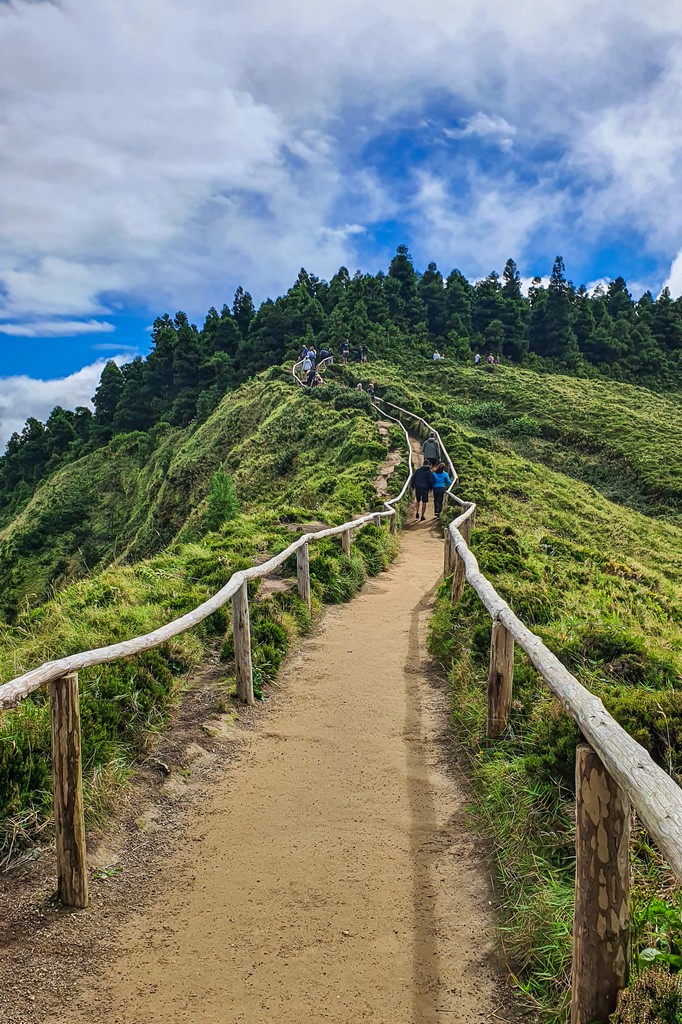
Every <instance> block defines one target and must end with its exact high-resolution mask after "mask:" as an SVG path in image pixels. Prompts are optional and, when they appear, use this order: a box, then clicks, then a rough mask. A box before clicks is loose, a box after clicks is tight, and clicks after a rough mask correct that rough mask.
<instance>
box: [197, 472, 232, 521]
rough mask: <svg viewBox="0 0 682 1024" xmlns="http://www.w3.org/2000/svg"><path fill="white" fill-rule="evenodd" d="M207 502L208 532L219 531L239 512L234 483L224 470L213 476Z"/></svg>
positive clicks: (206, 518)
mask: <svg viewBox="0 0 682 1024" xmlns="http://www.w3.org/2000/svg"><path fill="white" fill-rule="evenodd" d="M207 501H208V508H207V510H206V516H205V519H204V522H205V525H206V529H207V530H219V529H220V527H221V526H224V524H225V523H227V522H229V521H230V519H234V517H235V516H236V515H237V513H238V512H239V501H238V499H237V494H236V492H235V489H234V482H233V480H232V477H231V476H230V474H229V473H226V472H225V470H224V469H218V470H217V471H216V472H215V473H214V474H213V479H212V480H211V489H210V491H209V492H208V499H207Z"/></svg>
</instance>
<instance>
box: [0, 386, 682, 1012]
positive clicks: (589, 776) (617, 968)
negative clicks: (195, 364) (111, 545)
mask: <svg viewBox="0 0 682 1024" xmlns="http://www.w3.org/2000/svg"><path fill="white" fill-rule="evenodd" d="M294 377H295V379H297V380H298V377H297V376H296V369H294ZM299 383H301V382H300V380H299ZM377 404H378V405H380V406H382V407H383V408H384V409H385V408H390V409H392V410H393V411H394V412H395V413H396V414H397V415H396V416H392V415H390V414H388V413H384V415H386V417H387V418H389V419H393V420H395V422H397V423H400V426H401V427H402V429H403V431H404V433H405V437H406V440H407V447H408V453H409V473H408V478H407V480H406V481H405V484H404V485H403V487H402V490H401V491H400V493H399V494H398V495H397V496H396V497H395V498H392V499H390V501H387V502H385V503H384V505H385V507H384V509H383V510H382V511H379V512H374V513H370V514H369V515H363V516H361V517H360V518H358V519H354V520H351V521H350V522H347V523H343V524H342V525H341V526H335V527H331V528H329V529H325V530H320V531H318V532H317V533H312V534H304V535H303V536H302V537H299V538H298V540H296V541H295V542H294V543H293V544H291V545H289V547H287V548H286V549H285V550H284V551H281V552H279V554H277V555H274V556H273V557H272V558H271V559H269V560H268V561H267V562H265V563H263V564H262V565H259V566H253V567H251V568H249V569H246V570H244V571H242V572H236V573H234V575H233V576H232V577H231V578H230V580H229V581H228V582H227V583H226V585H225V586H224V587H223V588H222V589H221V590H220V591H218V593H217V594H215V595H214V596H213V597H212V598H210V599H209V600H207V601H205V602H204V603H203V604H201V605H199V607H198V608H195V609H194V610H193V611H191V612H189V613H188V614H186V615H183V616H182V617H181V618H178V619H175V620H174V621H173V622H170V623H168V624H167V625H165V626H162V627H160V628H159V629H156V630H154V631H153V632H152V633H148V634H146V635H145V636H140V637H136V638H135V639H133V640H126V641H123V642H122V643H118V644H112V645H111V646H109V647H102V648H99V649H97V650H93V651H86V652H84V653H82V654H74V655H71V656H70V657H67V658H60V659H58V660H56V661H51V662H46V663H45V664H44V665H41V666H40V667H39V668H36V669H33V670H32V671H30V672H26V673H25V674H24V675H22V676H19V677H18V678H17V679H14V680H12V681H11V682H8V683H5V684H4V685H0V709H2V708H9V707H12V706H14V705H16V704H17V703H19V701H21V700H23V698H24V697H26V696H28V695H29V694H30V693H33V692H34V691H35V690H37V689H39V688H40V687H42V686H49V689H50V704H51V721H52V756H53V792H54V820H55V832H56V848H57V872H58V889H59V896H60V898H61V900H62V901H63V902H64V903H65V904H67V905H69V906H74V907H84V906H86V905H87V902H88V884H87V864H86V857H85V828H84V819H83V795H82V770H81V756H80V717H79V709H78V672H79V671H80V670H81V669H85V668H90V667H93V666H96V665H103V664H106V663H108V662H112V661H116V660H117V659H119V658H126V657H131V656H133V655H136V654H140V653H142V652H143V651H147V650H149V649H150V648H152V647H157V646H158V645H160V644H163V643H165V642H166V641H167V640H170V639H171V638H172V637H174V636H178V635H179V634H180V633H183V632H185V631H187V630H189V629H191V628H192V627H193V626H195V625H197V624H198V623H199V622H202V621H203V620H204V619H206V618H207V617H208V616H209V615H212V614H213V613H214V612H215V611H217V610H218V609H219V608H221V607H222V606H223V605H225V604H226V603H227V602H228V601H231V602H232V620H233V627H234V640H235V642H234V648H235V669H236V676H237V694H238V697H239V699H240V700H241V701H243V702H245V703H247V704H253V702H254V696H253V676H252V663H251V638H250V627H249V601H248V589H247V587H248V582H249V580H252V579H257V578H260V577H263V576H267V575H268V574H270V573H272V572H274V571H275V570H276V569H277V568H279V566H281V565H282V564H283V563H284V562H285V561H286V560H287V559H288V558H290V557H291V556H292V555H294V554H295V555H296V560H297V586H298V593H299V595H300V597H301V598H302V600H304V601H306V602H307V603H308V605H310V563H309V546H310V544H312V543H314V542H315V541H318V540H321V539H323V538H325V537H336V536H339V537H340V538H341V544H342V549H343V551H344V552H345V553H346V554H348V553H349V552H350V545H351V532H352V531H354V530H358V529H361V528H362V527H363V526H366V525H367V524H368V523H374V524H376V525H379V524H380V523H381V520H382V518H384V517H387V518H389V521H390V529H391V531H392V532H394V531H395V529H396V506H397V504H398V503H399V502H400V501H401V499H402V498H403V497H404V496H405V493H406V491H407V488H408V486H409V480H410V476H411V473H412V459H411V449H410V441H409V436H408V433H407V431H406V430H405V427H404V425H403V424H402V422H401V421H400V417H408V418H410V419H411V420H412V421H414V422H415V423H417V424H419V427H420V429H421V430H422V431H431V430H433V429H434V428H433V427H431V425H430V424H429V423H428V422H427V421H426V420H425V419H423V418H422V417H420V416H417V415H416V414H414V413H412V412H410V411H409V410H407V409H403V408H401V407H400V406H397V405H394V404H393V403H391V402H386V401H382V400H381V399H378V402H377ZM434 432H435V433H436V437H437V438H438V440H439V442H440V444H441V448H442V451H443V456H444V461H446V462H447V464H448V465H449V467H450V470H451V472H452V476H453V487H454V481H456V480H457V473H456V471H455V468H454V465H453V464H452V460H451V459H450V456H449V454H448V453H447V450H446V448H445V445H444V444H443V442H442V439H441V437H440V435H439V434H438V432H437V431H434ZM448 496H449V497H450V498H451V500H453V501H454V502H455V503H456V504H457V505H459V506H460V507H461V508H462V509H463V511H462V512H461V513H460V515H459V516H458V517H457V518H456V519H454V521H453V522H451V523H450V525H449V526H448V527H447V529H446V532H445V545H444V573H445V576H446V577H450V576H452V589H451V595H452V600H453V602H455V601H458V600H459V599H460V598H461V596H462V593H463V591H464V588H465V586H466V584H467V583H468V584H469V585H470V586H471V587H473V589H474V590H475V592H476V594H477V595H478V597H479V598H480V600H481V602H482V603H483V605H484V607H485V608H486V609H487V611H488V613H489V614H490V617H491V620H492V632H491V642H490V671H489V675H488V722H487V733H488V736H489V737H490V738H491V739H495V738H497V737H499V736H501V735H502V734H503V733H504V731H505V729H506V726H507V721H508V717H509V711H510V707H511V700H512V686H513V672H514V645H515V644H518V646H519V647H520V648H521V649H522V650H523V651H524V652H525V653H526V654H527V656H528V657H529V659H530V661H531V663H532V664H533V665H534V666H535V668H536V669H537V670H538V672H539V673H540V675H541V676H542V678H543V679H544V680H545V682H546V683H547V685H548V687H549V689H550V690H551V691H552V693H553V694H555V696H556V697H557V698H558V700H559V701H560V702H561V704H562V706H563V707H564V708H565V710H566V711H567V713H568V714H569V715H571V717H572V718H573V719H574V720H575V721H576V722H577V724H578V726H579V727H580V730H581V732H582V735H583V737H584V739H585V740H586V741H587V742H586V743H581V744H580V745H579V746H578V748H577V751H576V886H575V912H574V928H573V985H572V1003H571V1022H572V1024H592V1022H593V1021H600V1020H606V1019H607V1018H608V1016H609V1014H610V1013H612V1012H613V1010H614V1008H615V1002H616V997H617V994H618V992H619V991H620V989H622V988H623V987H624V986H625V985H626V984H627V980H628V971H629V963H630V900H629V851H628V843H629V835H630V810H631V808H634V810H635V811H636V812H637V814H638V816H639V818H640V819H641V821H642V822H643V824H644V825H645V827H646V828H647V830H648V831H649V833H650V835H651V836H652V837H653V838H654V840H655V841H656V843H657V845H658V847H659V849H660V850H661V852H662V854H663V855H664V857H665V858H666V860H667V861H668V863H669V864H670V866H671V868H672V870H673V871H674V873H675V875H676V877H677V879H678V880H679V881H680V882H682V790H681V789H680V788H679V786H678V785H677V783H676V782H675V781H674V780H673V779H672V778H670V776H669V775H667V774H666V772H665V771H663V769H662V768H659V767H658V765H656V764H655V763H654V761H653V760H652V759H651V757H650V756H649V754H648V753H647V751H646V750H645V749H644V747H642V746H640V744H639V743H637V742H636V741H635V740H634V739H633V738H632V737H631V736H630V735H629V734H628V733H627V732H626V731H625V730H624V729H623V728H622V727H621V726H620V725H619V724H618V723H617V722H616V721H615V719H613V718H612V717H611V716H610V715H609V714H608V712H607V711H606V709H605V708H604V705H603V704H602V702H601V700H600V699H599V698H598V697H595V696H594V694H592V693H590V691H589V690H587V689H586V688H585V687H584V686H582V685H581V683H579V682H578V680H577V679H576V678H575V677H574V676H573V675H571V673H570V672H569V671H568V669H566V667H565V666H564V665H562V663H561V662H560V661H559V659H558V658H557V657H556V656H555V655H554V654H552V652H551V651H550V650H549V649H548V648H547V647H546V646H545V645H544V643H543V642H542V640H540V638H539V637H537V636H535V635H534V634H533V633H531V631H530V630H529V629H527V628H526V626H524V624H523V623H522V622H521V620H520V619H519V618H517V616H516V615H515V614H514V612H513V611H512V610H511V608H510V607H509V606H508V605H507V604H506V602H505V601H503V600H502V598H501V597H500V596H499V594H498V593H497V592H496V591H495V589H494V587H493V586H492V584H491V583H490V582H489V581H488V580H487V579H486V578H485V576H483V574H482V573H481V572H480V570H479V567H478V563H477V561H476V558H475V557H474V555H473V553H472V551H471V550H470V548H469V540H470V537H471V530H472V527H473V525H474V522H475V517H476V505H475V504H474V503H472V502H464V501H462V500H461V499H460V498H458V497H457V496H456V495H455V494H453V493H452V487H451V488H450V489H449V491H448Z"/></svg>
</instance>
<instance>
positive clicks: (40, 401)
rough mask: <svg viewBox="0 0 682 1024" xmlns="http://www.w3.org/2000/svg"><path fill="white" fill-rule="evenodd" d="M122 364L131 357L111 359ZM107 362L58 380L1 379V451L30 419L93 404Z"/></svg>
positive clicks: (98, 363)
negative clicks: (53, 411) (60, 408)
mask: <svg viewBox="0 0 682 1024" xmlns="http://www.w3.org/2000/svg"><path fill="white" fill-rule="evenodd" d="M111 358H112V359H113V360H114V362H116V363H118V364H119V365H120V364H122V363H125V362H127V361H128V359H129V358H130V357H129V356H124V355H115V356H112V357H111ZM107 362H108V360H106V359H98V360H97V362H95V363H92V364H91V365H90V366H84V367H83V369H81V370H78V372H77V373H72V374H70V376H68V377H63V378H61V379H59V380H38V379H36V378H34V377H27V376H20V377H0V451H2V450H3V449H4V446H5V444H6V443H7V441H8V440H9V438H10V436H11V434H12V433H13V432H14V431H21V429H22V427H23V425H24V423H25V421H26V420H27V419H28V417H29V416H35V417H36V418H37V419H39V420H45V419H47V417H48V416H49V414H50V412H51V411H52V409H53V408H54V407H55V405H61V406H63V407H64V408H65V409H75V407H76V406H77V405H86V406H87V405H90V399H91V398H92V396H93V394H94V393H95V388H96V387H97V383H98V381H99V378H100V375H101V373H102V370H103V369H104V367H105V365H106V363H107Z"/></svg>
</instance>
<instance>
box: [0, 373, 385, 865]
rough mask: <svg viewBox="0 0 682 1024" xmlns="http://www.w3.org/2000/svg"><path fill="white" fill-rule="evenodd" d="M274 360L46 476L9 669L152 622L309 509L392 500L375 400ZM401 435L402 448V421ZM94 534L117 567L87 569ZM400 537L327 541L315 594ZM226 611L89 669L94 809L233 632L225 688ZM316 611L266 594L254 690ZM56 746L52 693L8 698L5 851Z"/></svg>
mask: <svg viewBox="0 0 682 1024" xmlns="http://www.w3.org/2000/svg"><path fill="white" fill-rule="evenodd" d="M279 376H280V375H279V374H278V373H277V372H275V371H270V372H269V373H268V374H266V375H265V376H264V377H260V378H257V379H255V380H254V381H253V382H251V383H249V384H247V385H244V386H243V387H242V388H240V389H239V390H237V391H236V392H234V393H233V394H231V395H230V396H228V397H227V398H225V399H224V400H223V402H222V403H221V404H220V405H219V407H218V408H217V409H216V410H215V411H214V413H213V414H212V415H211V416H210V417H209V418H208V420H207V421H206V422H205V423H203V424H202V425H200V426H199V427H198V428H192V429H186V430H184V431H173V430H170V431H164V432H161V433H159V434H158V435H155V434H152V435H150V436H148V437H144V436H142V435H139V434H134V435H124V436H122V437H117V438H115V439H114V440H113V441H112V442H110V444H108V445H107V446H106V447H104V448H103V449H99V450H97V451H96V452H93V453H91V454H90V455H88V456H86V457H84V458H83V459H81V460H79V461H78V462H76V463H74V464H72V465H69V466H67V467H65V468H63V469H62V470H60V471H58V472H57V473H56V475H55V476H54V477H53V478H51V479H49V480H48V481H47V482H46V483H45V484H43V485H41V486H40V488H39V489H38V491H37V492H36V494H35V496H34V497H33V499H32V501H31V504H30V506H29V508H28V509H26V510H24V511H22V512H21V513H20V514H19V516H18V517H17V518H16V519H15V520H14V521H12V522H11V523H10V524H9V525H8V526H7V527H6V528H5V530H4V532H3V535H2V537H3V542H4V549H3V560H4V561H3V564H4V567H5V572H6V573H7V572H9V573H11V574H12V580H13V587H12V588H11V592H10V596H8V591H7V590H5V598H4V600H5V602H6V607H8V608H10V610H11V619H12V621H11V623H10V622H6V623H5V624H4V625H2V624H0V679H2V680H3V681H4V680H8V679H11V678H13V677H14V676H16V675H17V674H19V673H21V672H22V671H25V670H26V669H28V668H30V667H33V666H36V665H39V664H41V663H42V662H43V661H46V660H49V659H51V658H55V657H60V656H63V655H67V654H71V653H75V652H77V651H80V650H88V649H90V648H92V647H97V646H100V645H103V644H107V643H112V642H115V641H116V640H122V639H125V638H127V637H131V636H136V635H139V634H141V633H144V632H148V631H149V630H151V629H154V628H156V627H157V626H160V625H162V624H163V623H164V622H167V621H169V620H170V619H173V618H176V617H177V616H179V615H181V614H183V613H184V612H186V611H189V610H190V609H191V608H193V607H195V606H196V605H197V604H199V603H200V602H201V601H203V600H205V599H206V598H207V597H208V596H209V595H211V594H213V593H215V591H216V590H218V589H219V588H220V587H221V586H222V585H223V584H224V583H225V582H226V580H227V579H229V577H230V576H231V574H232V573H233V572H234V571H236V570H237V569H239V568H243V567H245V566H247V565H250V564H253V562H254V561H257V560H259V559H262V558H263V557H265V556H266V554H268V553H275V552H277V551H281V550H282V549H283V548H285V547H287V546H288V545H289V544H290V543H291V541H292V539H293V538H294V537H295V536H297V535H300V533H302V532H305V529H304V527H305V526H306V524H310V523H311V522H313V523H314V522H321V523H323V524H324V523H327V524H330V525H333V524H336V523H341V522H345V521H346V520H347V519H349V518H352V517H353V515H354V514H355V513H356V512H358V511H361V510H363V509H370V508H372V507H381V506H380V503H379V502H378V500H377V498H376V492H375V488H374V480H375V477H376V475H377V470H378V469H379V467H380V466H381V465H382V463H383V462H384V461H385V459H386V445H385V443H384V442H383V441H382V439H381V437H380V435H379V433H378V431H377V429H376V425H375V422H374V419H375V415H374V410H373V408H372V406H371V403H370V402H369V399H368V398H367V397H366V396H362V395H354V394H350V393H348V392H347V391H346V390H341V389H340V388H338V387H331V388H329V389H325V394H324V396H320V397H324V401H316V400H314V398H312V397H311V396H309V395H307V394H306V395H303V394H301V393H299V390H298V389H297V388H296V387H294V386H293V385H292V383H291V378H290V377H289V378H288V379H287V380H286V381H283V380H280V379H278V378H279ZM155 439H156V445H154V441H155ZM395 443H396V445H401V446H402V447H404V436H403V434H402V432H401V431H400V430H399V428H397V427H396V428H395ZM401 472H403V473H404V467H399V469H398V471H397V472H396V476H395V479H396V480H399V479H400V476H401ZM55 508H58V509H59V515H58V516H55V515H54V510H55ZM112 523H115V524H116V532H115V534H114V535H110V534H109V528H110V524H112ZM83 542H87V543H89V544H90V551H91V552H92V555H91V557H92V558H93V560H98V561H99V563H100V565H102V566H106V567H105V568H102V569H100V570H94V571H91V572H89V573H88V572H87V567H86V563H85V560H84V559H82V558H81V547H80V545H81V543H83ZM394 550H395V545H394V539H393V538H392V537H389V536H388V535H387V533H386V531H385V530H379V529H377V528H376V527H374V526H369V527H367V528H365V530H363V531H362V534H361V535H360V536H359V537H358V540H357V543H356V544H355V545H354V547H353V553H352V555H351V557H350V558H345V557H343V556H342V555H341V554H340V552H339V548H338V542H336V543H335V542H333V541H328V542H322V543H320V544H317V545H315V549H314V551H313V552H312V557H311V575H312V579H313V593H314V597H315V602H316V606H319V603H320V601H322V600H326V601H339V600H345V599H347V598H348V597H350V596H351V595H352V593H354V591H355V590H356V589H357V588H358V586H360V585H361V583H362V582H363V580H364V578H365V576H366V575H367V574H368V573H371V574H374V573H377V572H379V571H380V570H381V569H382V568H385V566H386V565H387V564H388V559H389V557H391V555H392V554H393V553H394ZM62 567H66V568H64V569H62ZM67 570H68V572H69V574H70V575H71V577H72V580H71V582H65V583H64V586H63V587H62V588H61V589H59V590H58V592H56V593H55V594H54V596H51V597H49V598H48V599H47V600H44V598H45V597H46V592H47V593H49V590H50V587H52V586H54V585H55V574H56V573H59V572H60V571H64V572H66V571H67ZM46 581H49V582H46ZM252 589H253V590H254V593H255V592H256V590H257V585H256V586H254V587H253V588H252ZM10 598H13V600H10ZM228 618H229V609H228V610H227V613H225V612H221V613H217V614H216V615H214V616H212V617H211V619H209V620H207V621H206V622H205V623H204V624H203V625H202V626H201V627H199V628H198V629H196V630H193V631H192V633H191V634H186V635H184V636H182V637H180V638H179V639H177V640H176V641H174V642H173V643H171V644H168V645H166V647H165V648H163V649H158V650H155V651H152V652H149V653H148V654H146V655H143V656H141V657H139V658H135V659H131V660H129V661H127V662H125V663H116V664H114V665H109V666H104V667H102V668H100V669H97V670H92V671H90V672H84V673H82V684H83V685H82V716H83V742H84V762H85V765H86V780H85V783H86V799H87V801H88V804H89V807H90V811H91V813H97V811H98V808H99V807H100V805H101V802H102V800H103V799H105V796H106V794H107V792H108V791H109V790H110V789H111V782H112V777H118V776H125V775H126V773H127V771H128V765H129V764H130V762H131V759H134V758H135V756H136V751H137V749H138V746H139V744H140V742H142V740H143V737H144V735H145V733H146V732H148V731H149V730H150V729H155V728H158V726H159V725H160V724H161V723H162V722H163V721H164V720H165V718H166V717H167V714H168V712H169V710H170V709H171V707H172V705H173V702H174V700H175V698H176V693H177V690H178V682H179V680H180V678H181V677H182V676H183V675H184V674H186V673H187V671H189V670H190V669H191V668H192V667H193V666H195V665H196V664H197V662H198V661H199V659H200V658H201V656H202V654H203V652H204V651H205V650H206V649H207V647H208V646H210V645H215V644H216V643H217V642H219V641H220V640H221V638H223V637H225V636H227V641H226V645H225V655H226V657H227V661H228V664H227V665H226V687H227V689H226V693H227V694H229V691H230V685H231V673H230V665H229V661H230V657H229V655H230V646H229V632H230V627H229V622H228ZM308 622H309V615H308V612H307V608H306V607H305V606H304V605H302V604H301V602H299V601H298V599H297V598H296V597H295V596H293V595H292V594H291V593H283V594H276V595H273V596H272V597H270V598H268V599H267V600H264V601H262V602H259V603H258V605H257V606H256V608H255V610H254V617H253V635H254V637H255V641H256V650H255V659H256V685H257V688H258V687H259V686H260V685H261V684H262V683H263V682H267V681H268V680H269V679H271V678H273V677H274V675H275V674H276V671H277V668H278V666H279V663H280V661H281V659H282V657H283V656H284V653H285V652H286V650H287V649H288V646H289V643H290V641H291V640H292V639H293V638H294V637H295V636H296V635H297V634H298V633H299V632H300V631H301V630H303V629H305V628H307V625H308ZM49 745H50V739H49V715H48V713H47V707H46V702H45V694H44V693H42V692H39V693H38V694H36V695H35V697H34V698H32V699H29V700H27V701H25V702H24V703H23V704H22V705H21V706H20V707H19V708H18V709H16V710H12V711H10V712H7V713H0V822H2V824H0V850H1V849H2V843H3V837H4V841H5V842H6V843H8V842H10V841H11V838H12V836H15V837H16V836H17V835H19V836H20V837H21V838H30V836H31V834H32V832H33V831H34V829H35V827H36V826H37V825H40V824H41V823H42V821H43V820H44V817H45V815H46V814H48V813H49V808H50V803H51V801H50V797H49V792H50V782H49V777H50V776H49V773H50V757H49Z"/></svg>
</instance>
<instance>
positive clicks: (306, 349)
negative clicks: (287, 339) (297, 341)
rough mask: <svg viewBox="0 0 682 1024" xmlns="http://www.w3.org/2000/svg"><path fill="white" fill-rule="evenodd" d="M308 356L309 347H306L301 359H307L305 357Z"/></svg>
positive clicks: (302, 351)
mask: <svg viewBox="0 0 682 1024" xmlns="http://www.w3.org/2000/svg"><path fill="white" fill-rule="evenodd" d="M307 355H308V346H307V345H304V346H303V348H302V349H301V359H305V357H306V356H307Z"/></svg>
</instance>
